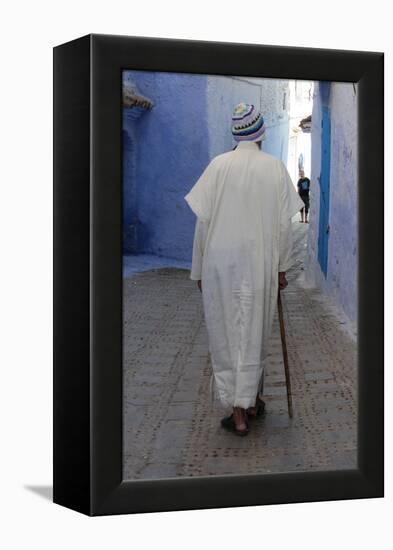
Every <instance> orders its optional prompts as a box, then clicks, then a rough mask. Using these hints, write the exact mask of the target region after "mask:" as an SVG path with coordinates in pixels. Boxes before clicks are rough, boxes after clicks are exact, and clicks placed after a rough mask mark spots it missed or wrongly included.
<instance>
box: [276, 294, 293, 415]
mask: <svg viewBox="0 0 393 550" xmlns="http://www.w3.org/2000/svg"><path fill="white" fill-rule="evenodd" d="M277 306H278V318H279V321H280V334H281V344H282V356H283V359H284V370H285V383H286V385H287V401H288V414H289V417H290V418H292V416H293V409H292V392H291V378H290V376H289V365H288V352H287V342H286V339H285V325H284V314H283V311H282V303H281V291H280V290H279V291H278V299H277Z"/></svg>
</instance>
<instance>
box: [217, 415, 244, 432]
mask: <svg viewBox="0 0 393 550" xmlns="http://www.w3.org/2000/svg"><path fill="white" fill-rule="evenodd" d="M221 426H222V427H223V428H225V429H226V430H228V431H230V432H233V433H235V434H236V435H240V436H241V437H244V436H245V435H247V434H248V432H249V429H248V423H247V422H246V426H247V428H246V429H245V430H238V429H237V428H236V423H235V421H234V419H233V414H231V415H230V416H226V417H225V418H223V419H222V420H221Z"/></svg>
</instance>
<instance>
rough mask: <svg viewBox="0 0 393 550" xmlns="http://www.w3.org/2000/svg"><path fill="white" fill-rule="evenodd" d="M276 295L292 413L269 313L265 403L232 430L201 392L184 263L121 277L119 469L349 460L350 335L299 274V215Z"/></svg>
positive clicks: (318, 464) (314, 465) (287, 467)
mask: <svg viewBox="0 0 393 550" xmlns="http://www.w3.org/2000/svg"><path fill="white" fill-rule="evenodd" d="M294 228H295V246H294V254H295V257H296V262H295V264H294V266H293V268H292V269H291V270H290V271H289V272H288V280H289V281H290V284H289V286H288V287H287V289H285V291H284V292H283V295H282V300H283V308H284V316H285V322H286V332H287V346H288V355H289V364H290V371H291V382H292V392H293V405H294V417H293V418H292V419H290V418H289V417H288V413H287V403H286V389H285V376H284V366H283V362H282V349H281V340H280V335H279V326H278V321H277V318H275V320H274V325H273V331H272V337H271V343H270V348H269V356H268V358H267V361H266V370H265V373H266V375H265V393H264V395H265V397H264V399H265V401H266V413H265V415H264V416H263V417H262V418H260V419H257V420H253V424H252V426H251V431H250V434H249V435H248V436H247V437H244V438H240V437H237V436H235V435H233V434H231V433H228V432H226V431H224V430H223V429H222V428H221V427H220V419H221V418H222V416H223V415H224V414H225V413H226V412H227V411H223V410H222V408H221V406H220V405H219V403H218V402H217V401H216V400H214V399H212V396H211V392H210V373H211V367H210V363H209V355H208V349H207V334H206V328H205V323H204V319H203V309H202V300H201V295H200V293H199V292H198V291H197V289H196V285H195V282H193V281H190V280H189V272H188V271H186V270H182V269H177V268H164V269H153V270H150V271H147V272H144V273H139V274H136V275H134V276H133V277H131V278H126V279H124V359H123V364H124V379H123V388H124V396H123V404H124V430H123V435H124V437H123V441H124V443H123V446H124V459H123V469H124V478H125V479H158V478H168V477H177V476H204V475H222V474H250V473H271V472H273V473H279V472H280V473H281V472H293V471H316V470H337V469H347V468H354V467H356V408H357V406H356V344H355V342H354V340H353V339H352V338H351V337H350V336H349V335H348V333H347V332H346V331H345V330H344V329H343V325H342V320H340V318H338V317H337V316H336V315H335V314H334V312H333V310H332V309H331V308H330V307H329V304H328V303H327V301H326V299H325V298H324V296H323V295H322V294H321V293H320V292H319V291H318V290H316V289H314V288H307V286H306V285H305V284H304V283H303V257H304V253H305V239H306V231H307V226H306V225H305V224H300V223H297V222H295V223H294Z"/></svg>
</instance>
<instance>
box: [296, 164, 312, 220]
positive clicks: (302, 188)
mask: <svg viewBox="0 0 393 550" xmlns="http://www.w3.org/2000/svg"><path fill="white" fill-rule="evenodd" d="M299 176H300V179H299V181H298V182H297V191H298V193H299V195H300V198H301V199H302V201H303V203H304V206H303V208H302V209H301V210H300V217H301V219H300V221H301V222H302V223H303V222H304V221H305V222H306V223H308V211H309V209H310V180H309V179H308V178H306V177H304V170H299Z"/></svg>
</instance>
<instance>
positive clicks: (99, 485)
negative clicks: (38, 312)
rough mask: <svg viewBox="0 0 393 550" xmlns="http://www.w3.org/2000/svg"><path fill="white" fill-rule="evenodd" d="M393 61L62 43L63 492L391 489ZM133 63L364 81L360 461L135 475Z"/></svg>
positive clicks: (151, 505) (284, 499)
mask: <svg viewBox="0 0 393 550" xmlns="http://www.w3.org/2000/svg"><path fill="white" fill-rule="evenodd" d="M383 63H384V58H383V54H382V53H376V52H359V51H339V50H326V49H310V48H295V47H277V46H261V45H247V44H230V43H213V42H202V41H186V40H174V39H171V40H169V39H157V38H138V37H125V36H110V35H94V34H93V35H88V36H85V37H82V38H80V39H77V40H74V41H72V42H69V43H66V44H64V45H61V46H58V47H56V48H54V497H53V500H54V502H55V503H58V504H61V505H64V506H67V507H69V508H71V509H74V510H77V511H79V512H82V513H84V514H88V515H104V514H125V513H135V512H154V511H164V510H184V509H197V508H217V507H228V506H247V505H259V504H277V503H294V502H306V501H323V500H338V499H355V498H372V497H381V496H383V466H384V462H383V456H384V453H383V427H384V418H383V397H384V396H383V165H384V163H383V154H384V153H383V136H384V133H383V94H384V90H383V71H384V65H383ZM123 69H135V70H137V69H142V70H150V71H169V72H172V71H173V72H187V73H199V74H219V75H234V74H235V75H239V76H243V75H244V76H259V77H271V78H281V79H283V78H284V79H306V80H328V81H337V82H340V81H345V82H356V83H358V86H357V90H358V92H357V93H358V106H359V112H358V135H359V155H358V158H359V166H358V173H359V235H358V236H359V279H358V281H359V283H358V288H359V325H358V335H359V340H358V356H359V361H358V367H359V371H358V372H359V378H358V387H359V390H358V398H359V406H358V468H357V469H354V470H341V471H326V472H305V473H288V474H269V475H255V474H250V475H246V476H244V475H242V476H237V475H233V476H232V475H231V476H217V477H199V478H198V477H192V478H179V479H162V480H152V481H142V480H138V481H123V479H122V143H121V127H122V116H121V110H122V109H121V106H122V90H121V82H122V79H121V74H122V70H123ZM370 182H372V183H370ZM370 185H372V192H370Z"/></svg>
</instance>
